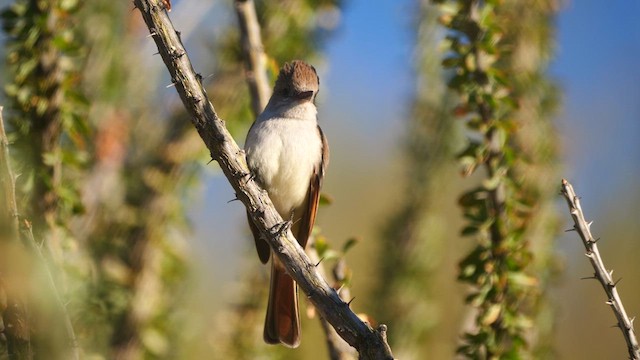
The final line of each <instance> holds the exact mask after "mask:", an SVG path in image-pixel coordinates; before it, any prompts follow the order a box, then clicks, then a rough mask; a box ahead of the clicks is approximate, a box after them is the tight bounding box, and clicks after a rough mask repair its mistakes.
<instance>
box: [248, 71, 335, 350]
mask: <svg viewBox="0 0 640 360" xmlns="http://www.w3.org/2000/svg"><path fill="white" fill-rule="evenodd" d="M319 86H320V81H319V78H318V74H317V72H316V70H315V68H314V67H313V66H311V65H309V64H307V63H306V62H304V61H300V60H295V61H291V62H288V63H285V64H284V65H283V66H282V68H281V69H280V72H279V74H278V77H277V79H276V83H275V86H274V88H273V93H272V95H271V98H270V99H269V102H268V103H267V105H266V107H265V108H264V110H263V111H262V113H261V114H260V115H259V116H258V117H257V118H256V121H255V122H254V123H253V124H252V125H251V128H250V129H249V132H248V133H247V138H246V141H245V153H246V157H247V165H248V167H249V170H250V171H251V176H252V177H253V178H254V179H255V181H256V182H257V183H258V184H259V185H260V186H261V187H262V188H263V189H264V190H266V191H267V193H268V194H269V197H270V199H271V201H272V202H273V205H274V207H275V209H276V211H278V213H279V214H280V216H281V217H282V218H283V219H290V220H291V231H292V233H293V235H294V237H295V238H296V240H297V241H298V243H299V244H300V246H301V247H302V248H303V249H304V248H305V246H306V244H307V241H308V239H309V236H310V235H311V230H312V228H313V225H314V222H315V219H316V213H317V210H318V202H319V198H320V188H321V187H322V180H323V178H324V174H325V169H326V167H327V166H328V163H329V145H328V143H327V139H326V137H325V135H324V133H323V132H322V129H321V128H320V126H319V125H318V120H317V108H316V106H315V99H316V96H317V94H318V91H319ZM248 215H249V214H248V213H247V216H248ZM248 220H249V227H250V229H251V232H252V234H253V238H254V241H255V245H256V250H257V252H258V257H259V258H260V261H261V262H262V263H263V264H266V263H267V262H268V261H269V258H270V255H271V249H270V248H269V245H268V243H267V242H266V240H265V239H264V238H262V237H261V235H260V232H259V231H258V229H257V227H256V225H255V224H254V223H253V222H252V220H251V217H249V216H248ZM271 258H272V260H271V281H270V288H269V302H268V305H267V313H266V318H265V325H264V340H265V342H266V343H268V344H283V345H285V346H287V347H291V348H296V347H298V346H299V345H300V316H299V310H298V293H297V284H296V283H295V282H294V280H293V279H292V278H291V277H290V276H289V274H288V273H287V272H286V270H285V268H284V266H283V264H282V263H281V262H280V261H279V260H278V259H277V257H276V256H271Z"/></svg>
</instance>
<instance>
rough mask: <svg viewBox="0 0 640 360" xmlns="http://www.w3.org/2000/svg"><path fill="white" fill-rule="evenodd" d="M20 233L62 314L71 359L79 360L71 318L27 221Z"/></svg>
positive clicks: (23, 223) (23, 222)
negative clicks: (34, 257)
mask: <svg viewBox="0 0 640 360" xmlns="http://www.w3.org/2000/svg"><path fill="white" fill-rule="evenodd" d="M22 231H23V232H24V236H25V240H24V242H25V243H26V245H27V247H29V248H30V249H31V251H32V252H33V253H34V254H36V256H37V257H38V260H39V261H40V265H41V266H42V268H43V270H44V272H45V275H46V276H47V284H48V285H49V288H50V291H51V293H52V294H53V299H54V301H55V303H56V305H57V306H58V309H59V310H60V311H61V312H62V321H63V323H64V324H63V325H64V329H65V331H66V332H67V337H68V340H69V348H70V351H71V359H74V360H80V346H79V345H78V340H77V339H76V333H75V331H74V330H73V323H72V322H71V317H70V316H69V312H68V311H67V306H66V305H65V303H64V301H63V300H62V296H61V295H60V292H59V291H58V287H57V286H56V281H55V279H54V277H53V273H52V272H51V269H50V268H51V267H50V265H49V261H47V258H46V256H45V255H44V254H43V253H42V247H41V246H39V245H38V244H37V243H36V240H35V239H34V237H33V229H32V227H31V223H30V222H29V221H27V220H23V221H22Z"/></svg>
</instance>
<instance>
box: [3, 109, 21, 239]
mask: <svg viewBox="0 0 640 360" xmlns="http://www.w3.org/2000/svg"><path fill="white" fill-rule="evenodd" d="M0 147H2V149H0V182H1V183H2V186H3V191H4V194H5V195H4V196H5V199H6V202H7V203H6V204H5V209H7V212H8V215H9V216H10V217H11V218H12V219H10V221H9V222H10V232H9V234H8V235H9V239H11V240H17V239H18V228H19V225H18V205H17V204H16V187H15V178H14V177H13V172H12V171H11V164H10V163H9V140H8V139H7V134H6V133H5V131H4V119H3V118H2V106H0Z"/></svg>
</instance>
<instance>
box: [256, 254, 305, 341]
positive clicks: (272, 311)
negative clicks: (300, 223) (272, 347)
mask: <svg viewBox="0 0 640 360" xmlns="http://www.w3.org/2000/svg"><path fill="white" fill-rule="evenodd" d="M296 287H297V286H296V284H295V282H294V281H293V279H292V278H291V277H290V276H289V275H288V274H287V273H286V271H285V270H284V268H283V267H282V265H280V264H279V263H278V261H277V260H275V259H274V260H273V261H272V264H271V287H270V288H269V305H268V307H267V319H266V320H265V322H264V341H265V342H267V343H269V344H278V343H280V344H284V345H286V346H289V347H292V348H296V347H298V345H300V318H299V316H298V292H297V291H296V290H297V289H296Z"/></svg>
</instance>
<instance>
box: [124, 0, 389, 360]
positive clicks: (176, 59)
mask: <svg viewBox="0 0 640 360" xmlns="http://www.w3.org/2000/svg"><path fill="white" fill-rule="evenodd" d="M134 2H135V4H136V7H137V8H138V9H139V10H140V12H141V14H142V17H143V19H144V21H145V23H146V24H147V27H148V28H149V31H150V32H155V33H156V34H157V36H154V37H153V40H154V41H155V42H156V45H157V46H158V50H159V51H160V55H161V56H162V59H163V61H164V63H165V65H166V66H167V69H168V70H169V73H170V75H171V78H172V81H173V82H175V83H176V86H175V88H176V90H177V91H178V94H179V95H180V98H181V99H182V102H183V103H184V105H185V107H186V109H187V111H188V112H189V113H190V115H191V120H192V122H193V125H194V126H195V128H196V130H197V131H198V133H199V135H200V137H201V138H202V140H203V141H204V143H205V145H206V146H207V148H208V149H209V151H210V153H211V157H212V158H213V159H215V160H216V161H217V162H218V164H219V165H220V168H221V169H222V171H223V172H224V174H225V176H226V177H227V179H228V180H229V182H230V184H231V186H232V187H233V189H234V190H235V193H236V194H237V196H238V199H240V201H242V203H243V204H244V205H245V206H246V208H247V211H248V213H249V215H250V216H251V218H252V220H253V222H254V223H255V224H256V226H257V227H258V229H259V230H260V232H261V233H262V235H263V236H264V237H265V239H266V240H267V242H268V243H269V246H271V249H272V250H273V253H274V255H275V256H277V257H278V259H279V260H280V261H281V262H282V264H283V265H284V266H285V268H286V269H287V271H288V272H289V274H290V275H291V277H293V279H294V280H295V281H296V282H297V283H298V285H299V286H300V288H301V289H302V290H303V291H304V292H305V294H306V295H307V298H308V299H309V301H311V303H313V304H314V305H315V306H316V308H317V309H318V312H319V313H320V314H321V315H322V316H323V317H324V318H325V319H327V321H328V322H329V323H330V324H331V325H332V326H333V327H334V328H335V329H336V330H337V331H338V334H339V335H340V336H341V337H342V338H343V339H345V340H346V341H347V342H348V343H349V344H350V345H351V346H353V347H355V348H356V349H357V350H358V352H359V354H360V358H361V359H385V360H388V359H393V355H392V354H391V349H390V348H389V345H388V344H387V339H386V331H387V327H386V326H384V325H380V326H379V327H378V328H377V329H376V330H374V329H372V328H371V327H370V326H369V325H368V324H366V323H364V322H363V321H362V320H360V318H358V316H357V315H356V314H354V313H353V312H352V311H351V309H350V308H349V306H348V305H347V304H346V303H345V302H344V301H342V299H341V298H340V297H339V296H338V294H337V293H336V292H335V290H334V289H333V288H332V287H331V286H329V284H328V283H327V281H326V280H325V279H324V278H322V277H321V276H319V275H318V273H317V271H316V269H315V266H314V264H313V263H312V262H311V261H310V260H309V258H308V257H307V255H306V254H305V253H304V250H303V249H302V247H300V245H299V244H298V242H297V241H296V239H295V237H294V236H293V234H292V233H291V231H290V229H288V228H286V227H283V226H282V224H283V223H284V221H283V219H282V217H280V215H279V214H278V212H277V211H276V210H275V208H274V207H273V203H272V202H271V200H270V199H269V196H268V194H267V193H266V192H265V191H264V190H262V189H261V188H260V187H259V186H258V185H257V184H256V183H255V181H247V179H248V178H250V172H249V169H248V167H247V164H246V160H245V157H244V152H243V151H242V150H240V148H239V147H238V145H237V144H236V142H235V141H234V140H233V138H232V137H231V135H230V134H229V132H228V131H227V129H226V127H225V125H224V121H223V120H222V119H220V118H219V117H218V115H217V114H216V112H215V109H214V108H213V105H212V104H211V102H210V101H209V98H208V96H207V94H206V93H205V91H204V88H203V87H202V84H201V83H200V81H198V79H197V76H196V73H195V71H194V70H193V66H192V65H191V61H190V60H189V57H188V56H187V53H186V51H185V49H184V47H183V45H182V42H181V41H180V38H179V37H178V34H177V33H176V30H175V29H174V28H173V24H171V21H170V20H169V17H168V15H167V13H166V12H165V11H163V8H162V6H161V5H160V4H159V3H158V0H134ZM229 91H234V89H229Z"/></svg>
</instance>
